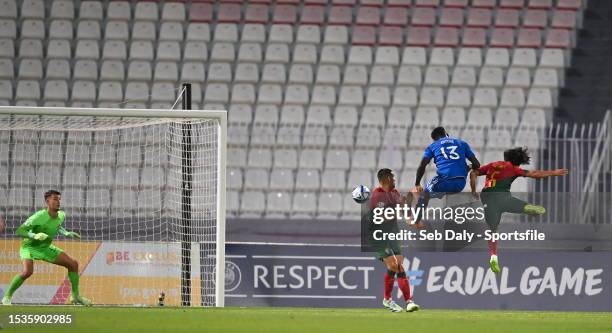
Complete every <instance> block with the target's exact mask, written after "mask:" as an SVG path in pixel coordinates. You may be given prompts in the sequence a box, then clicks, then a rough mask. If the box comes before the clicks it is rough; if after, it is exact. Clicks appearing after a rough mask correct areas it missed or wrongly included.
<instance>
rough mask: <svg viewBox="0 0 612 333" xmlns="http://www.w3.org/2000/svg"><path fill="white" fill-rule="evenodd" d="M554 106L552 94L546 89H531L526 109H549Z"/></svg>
mask: <svg viewBox="0 0 612 333" xmlns="http://www.w3.org/2000/svg"><path fill="white" fill-rule="evenodd" d="M553 106H554V104H553V97H552V93H551V91H550V90H549V89H546V88H532V89H531V90H530V91H529V95H528V97H527V107H534V108H543V109H550V108H552V107H553Z"/></svg>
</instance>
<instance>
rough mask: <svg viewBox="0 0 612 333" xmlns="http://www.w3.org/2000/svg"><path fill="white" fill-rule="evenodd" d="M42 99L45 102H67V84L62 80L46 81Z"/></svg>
mask: <svg viewBox="0 0 612 333" xmlns="http://www.w3.org/2000/svg"><path fill="white" fill-rule="evenodd" d="M43 98H44V99H45V100H47V101H63V102H66V101H68V84H67V83H66V81H64V80H47V82H45V89H44V94H43Z"/></svg>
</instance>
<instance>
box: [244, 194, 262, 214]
mask: <svg viewBox="0 0 612 333" xmlns="http://www.w3.org/2000/svg"><path fill="white" fill-rule="evenodd" d="M241 199H242V200H240V217H241V218H245V217H251V218H259V217H261V215H262V214H263V212H264V210H265V196H264V193H263V192H261V191H245V192H243V193H242V198H241Z"/></svg>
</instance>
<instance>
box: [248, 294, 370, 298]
mask: <svg viewBox="0 0 612 333" xmlns="http://www.w3.org/2000/svg"><path fill="white" fill-rule="evenodd" d="M253 298H334V299H340V298H346V299H376V296H343V295H257V294H255V295H253Z"/></svg>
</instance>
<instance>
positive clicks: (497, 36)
mask: <svg viewBox="0 0 612 333" xmlns="http://www.w3.org/2000/svg"><path fill="white" fill-rule="evenodd" d="M489 45H490V46H491V47H500V48H512V47H513V46H514V30H513V29H510V28H501V27H497V28H495V29H494V30H493V33H492V34H491V42H490V43H489Z"/></svg>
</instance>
